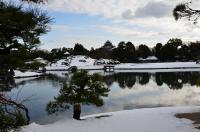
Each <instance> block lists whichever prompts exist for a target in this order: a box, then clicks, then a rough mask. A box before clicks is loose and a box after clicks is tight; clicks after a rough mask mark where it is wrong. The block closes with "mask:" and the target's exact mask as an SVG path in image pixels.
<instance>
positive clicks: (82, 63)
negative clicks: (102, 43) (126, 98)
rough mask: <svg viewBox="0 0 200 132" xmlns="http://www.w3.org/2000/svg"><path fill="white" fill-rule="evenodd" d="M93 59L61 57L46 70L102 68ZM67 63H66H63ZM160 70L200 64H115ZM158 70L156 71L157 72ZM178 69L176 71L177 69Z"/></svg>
mask: <svg viewBox="0 0 200 132" xmlns="http://www.w3.org/2000/svg"><path fill="white" fill-rule="evenodd" d="M102 60H103V61H104V62H108V61H109V60H108V59H102ZM95 61H96V60H95V59H92V58H90V57H86V56H81V55H78V56H70V57H68V59H62V60H59V61H57V62H56V63H53V64H51V65H48V66H46V69H47V70H55V71H56V70H67V69H68V68H69V67H71V66H76V67H77V68H78V69H85V70H103V67H104V65H103V64H102V65H94V63H95ZM65 64H68V65H65ZM158 69H159V70H162V69H164V70H162V71H165V70H166V69H170V70H171V69H172V70H173V71H174V70H175V71H177V70H178V69H179V70H180V69H183V70H182V71H184V69H191V70H194V69H198V70H195V71H199V70H200V64H196V62H164V63H121V64H118V65H115V70H129V71H130V70H131V71H134V70H136V71H138V70H158ZM159 70H158V72H159ZM179 70H178V71H179ZM167 71H169V70H167ZM189 71H190V70H189Z"/></svg>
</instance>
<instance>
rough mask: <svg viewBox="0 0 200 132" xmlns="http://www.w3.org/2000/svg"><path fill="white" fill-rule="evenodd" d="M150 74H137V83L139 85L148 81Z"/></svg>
mask: <svg viewBox="0 0 200 132" xmlns="http://www.w3.org/2000/svg"><path fill="white" fill-rule="evenodd" d="M150 77H151V75H150V74H149V73H142V74H139V75H138V78H139V83H140V84H141V85H145V84H147V83H149V79H150Z"/></svg>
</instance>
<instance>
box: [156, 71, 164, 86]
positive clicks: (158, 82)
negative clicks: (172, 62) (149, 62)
mask: <svg viewBox="0 0 200 132" xmlns="http://www.w3.org/2000/svg"><path fill="white" fill-rule="evenodd" d="M155 79H156V84H157V85H158V86H162V85H163V81H162V73H156V74H155Z"/></svg>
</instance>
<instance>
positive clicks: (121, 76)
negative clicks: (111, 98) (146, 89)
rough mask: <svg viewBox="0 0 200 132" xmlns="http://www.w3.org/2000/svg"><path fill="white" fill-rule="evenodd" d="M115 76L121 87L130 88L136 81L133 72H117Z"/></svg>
mask: <svg viewBox="0 0 200 132" xmlns="http://www.w3.org/2000/svg"><path fill="white" fill-rule="evenodd" d="M115 77H116V81H118V83H119V86H120V87H121V88H125V87H128V88H132V87H133V86H134V84H135V82H136V75H135V74H133V73H118V74H116V75H115Z"/></svg>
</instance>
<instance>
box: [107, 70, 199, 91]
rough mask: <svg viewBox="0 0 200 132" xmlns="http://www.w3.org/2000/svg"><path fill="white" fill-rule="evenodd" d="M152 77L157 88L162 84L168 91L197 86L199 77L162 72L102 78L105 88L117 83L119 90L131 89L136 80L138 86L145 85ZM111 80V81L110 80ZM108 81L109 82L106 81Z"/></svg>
mask: <svg viewBox="0 0 200 132" xmlns="http://www.w3.org/2000/svg"><path fill="white" fill-rule="evenodd" d="M151 75H152V76H154V78H155V82H156V84H157V85H158V86H162V85H163V83H165V84H167V85H168V87H169V88H170V89H181V88H182V87H183V84H186V83H188V84H190V85H192V86H193V85H197V80H198V78H199V77H200V73H198V72H164V73H155V74H149V73H116V74H114V75H109V76H105V77H104V81H105V82H106V84H107V86H110V85H108V82H109V84H112V83H113V82H114V81H116V82H118V84H119V86H120V87H121V88H126V87H128V88H132V87H133V86H134V85H135V83H136V78H137V79H138V82H139V84H141V85H145V84H148V83H149V80H150V77H151ZM110 78H111V79H110ZM108 80H109V81H108Z"/></svg>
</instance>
